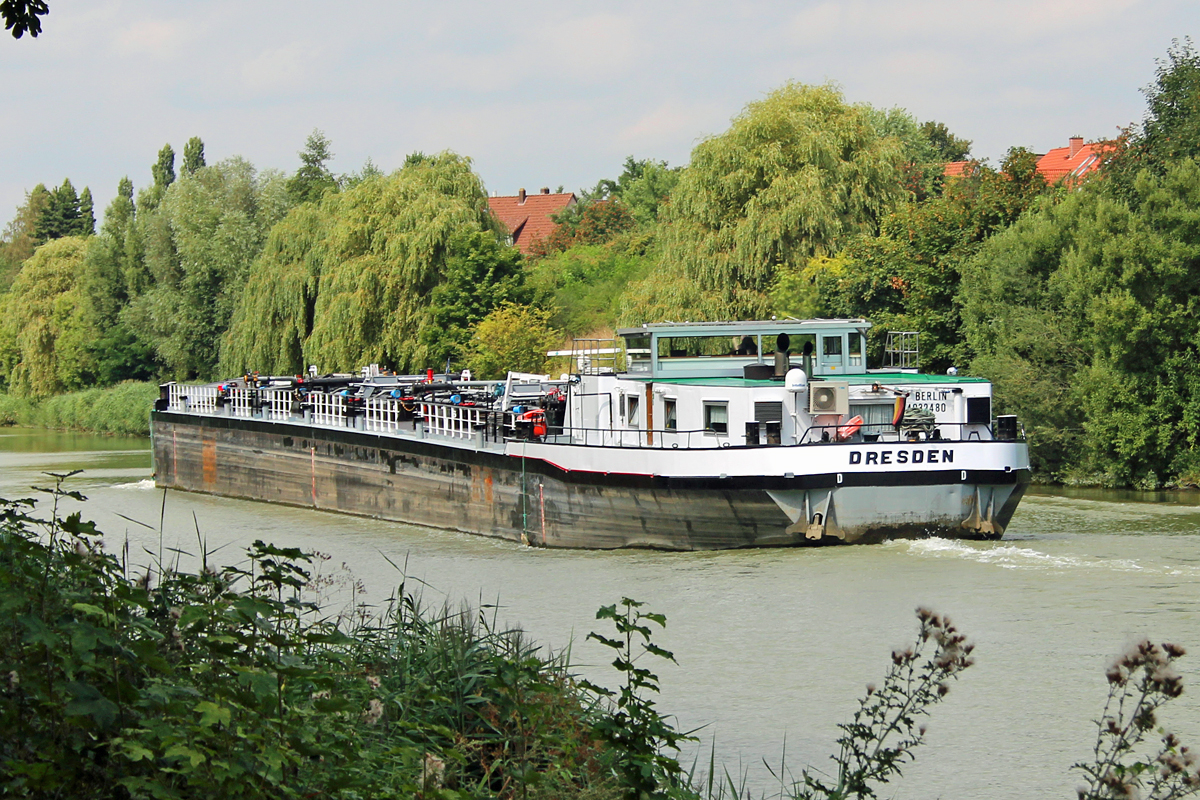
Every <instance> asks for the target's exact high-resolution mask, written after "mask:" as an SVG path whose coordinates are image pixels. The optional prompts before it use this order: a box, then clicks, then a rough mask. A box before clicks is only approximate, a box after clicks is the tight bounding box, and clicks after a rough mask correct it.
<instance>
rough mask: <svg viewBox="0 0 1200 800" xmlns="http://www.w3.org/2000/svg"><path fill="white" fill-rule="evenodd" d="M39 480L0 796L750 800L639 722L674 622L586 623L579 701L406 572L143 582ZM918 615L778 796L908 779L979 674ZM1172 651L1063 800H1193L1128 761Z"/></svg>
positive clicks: (1152, 648)
mask: <svg viewBox="0 0 1200 800" xmlns="http://www.w3.org/2000/svg"><path fill="white" fill-rule="evenodd" d="M51 477H53V478H55V479H56V482H55V484H54V485H53V486H51V487H49V488H47V489H45V490H44V491H45V492H47V493H48V495H49V501H50V503H51V506H50V511H49V513H48V514H45V515H43V514H42V513H41V512H40V511H39V509H38V506H37V504H35V503H34V501H31V500H20V501H15V502H9V501H0V609H2V610H3V612H4V613H3V615H2V618H0V790H2V791H3V793H4V795H5V796H7V797H30V798H32V797H51V796H58V797H77V798H93V797H94V798H111V797H125V798H174V797H189V798H206V797H213V798H220V797H228V796H237V797H248V798H258V797H263V798H268V797H269V798H290V797H295V798H302V797H306V798H314V797H321V798H326V797H327V798H335V797H336V798H347V800H349V799H350V798H361V797H385V796H386V797H415V798H430V799H432V798H439V800H455V798H457V799H459V800H466V799H467V798H480V800H482V799H483V798H498V799H503V800H508V799H510V798H511V799H512V800H530V799H531V798H532V799H533V800H537V799H538V798H545V799H546V800H549V798H555V799H556V800H557V799H558V798H578V799H579V800H609V799H610V798H611V800H618V798H620V800H668V798H673V799H676V800H740V799H741V798H746V800H750V797H751V794H750V793H749V792H748V791H746V790H745V789H744V784H742V783H741V782H740V781H739V780H738V779H737V778H735V777H734V776H731V775H729V774H728V773H727V772H725V771H723V770H720V769H718V768H717V767H716V766H715V758H714V760H713V761H710V764H709V766H708V767H707V769H704V768H699V769H697V768H696V767H692V768H691V769H690V770H689V769H687V768H686V767H685V766H684V765H682V764H681V763H680V761H679V747H680V746H681V745H682V744H683V743H684V742H686V741H688V740H689V739H691V738H692V737H690V736H689V735H688V734H687V733H685V732H681V731H679V730H678V729H677V728H676V727H675V725H674V724H673V722H672V719H671V717H670V716H669V715H668V714H666V713H664V711H663V710H661V709H660V708H659V707H658V705H657V703H656V696H657V694H658V690H659V684H660V678H659V676H658V674H656V672H655V669H657V668H658V667H661V666H666V665H667V664H670V663H673V662H674V660H675V659H674V656H673V654H672V653H670V652H669V651H667V650H664V649H663V648H662V647H660V646H658V645H657V644H655V642H654V633H655V631H657V630H659V629H661V628H662V627H664V626H665V625H666V622H667V621H666V618H665V617H663V616H662V615H660V614H655V613H653V612H651V611H649V610H646V609H644V607H643V606H642V604H641V603H638V602H636V601H634V600H629V599H623V600H622V601H621V602H620V603H615V604H613V605H611V606H606V607H602V608H601V609H600V610H599V612H597V615H596V617H597V620H598V621H600V623H602V624H603V625H604V626H605V628H606V629H605V630H602V631H599V632H594V633H592V634H589V636H588V637H587V643H589V644H591V643H595V644H593V648H595V647H596V645H599V649H601V650H603V651H605V652H606V653H607V654H608V656H609V657H611V658H612V659H613V661H612V665H613V667H614V668H615V670H616V674H617V676H618V679H617V681H616V685H614V686H609V685H607V683H608V682H607V681H604V680H597V682H592V681H587V680H580V679H578V678H576V677H575V676H574V675H573V674H572V672H571V666H570V664H569V663H568V660H567V658H566V656H565V655H562V654H559V655H554V654H548V653H545V652H544V651H542V650H541V649H539V648H538V647H537V646H536V645H535V644H533V643H532V642H530V641H529V640H528V639H527V638H526V637H525V636H524V635H523V634H522V633H521V632H520V631H519V630H515V629H506V628H502V627H500V626H499V625H498V624H497V620H496V617H495V612H494V610H493V611H492V616H490V617H489V616H488V609H487V608H481V609H478V610H474V611H473V610H470V609H460V610H453V609H450V608H447V607H442V608H440V609H432V608H426V607H423V606H422V605H421V603H420V601H419V599H418V598H417V597H416V596H415V595H414V594H413V593H412V592H411V591H410V590H409V588H408V587H407V586H406V585H405V583H404V579H403V573H402V572H400V571H398V575H399V576H400V578H399V579H400V586H399V588H398V589H397V591H396V592H395V593H394V594H393V595H392V597H391V598H389V599H388V600H386V601H385V602H384V603H382V604H381V605H379V606H367V605H365V604H363V603H362V601H361V596H360V595H358V594H357V593H356V592H353V591H352V592H351V593H350V596H349V598H348V599H347V598H346V597H345V595H342V596H341V597H340V600H337V599H335V598H336V597H337V595H336V594H335V593H334V591H333V590H334V587H336V586H337V585H338V584H339V582H343V583H344V581H341V579H340V578H339V576H338V575H337V574H336V572H335V573H328V572H326V571H325V562H326V561H327V560H328V558H327V557H320V556H317V555H315V554H311V553H304V552H301V551H299V550H295V549H291V548H280V547H275V546H272V545H269V544H265V543H263V542H255V543H254V545H253V546H252V547H250V548H249V549H248V551H247V553H246V557H245V559H244V560H243V561H242V562H241V563H240V564H238V565H235V566H225V567H222V566H219V565H217V564H215V563H213V562H212V561H211V557H210V555H209V554H207V553H206V552H205V550H204V540H203V535H202V533H201V532H200V531H199V530H197V532H196V538H197V542H196V549H197V552H196V555H195V558H196V560H197V561H198V564H197V566H198V567H199V569H198V570H197V571H196V572H189V571H187V570H184V569H180V568H179V555H180V554H177V555H172V554H170V553H167V554H164V553H163V552H159V553H158V555H157V557H156V558H152V561H151V564H150V566H148V567H145V566H135V564H134V562H132V561H131V560H130V553H129V552H124V553H122V554H121V555H120V556H119V557H118V556H116V555H114V554H112V553H109V552H107V551H106V550H105V549H104V546H103V537H102V534H101V532H100V531H98V530H97V529H96V528H95V526H94V525H93V524H92V523H89V522H86V521H85V520H84V519H83V518H82V516H81V514H80V513H78V512H76V513H72V514H70V515H66V516H64V515H62V514H60V513H59V506H60V504H61V503H63V502H66V501H67V500H68V499H71V500H84V499H85V498H83V497H82V496H81V495H79V494H77V493H75V492H71V491H68V490H65V489H64V488H63V479H64V478H68V477H70V476H61V475H59V476H51ZM172 563H173V564H174V565H173V566H172ZM342 577H343V578H344V576H342ZM349 583H350V584H351V585H352V586H354V585H355V584H354V582H353V580H352V578H351V579H350V580H349ZM917 618H918V632H917V635H916V637H915V638H914V640H913V641H912V643H911V644H910V645H909V646H907V647H902V648H899V649H897V650H895V651H893V652H892V654H891V660H890V665H889V666H888V669H887V670H886V672H885V675H884V677H883V680H882V681H880V682H879V683H878V684H872V685H869V686H868V687H867V688H866V693H865V695H864V696H863V698H862V699H861V700H860V701H859V703H858V706H857V709H856V710H855V711H854V712H853V714H852V716H851V717H850V719H849V721H847V722H846V723H843V724H842V725H840V726H839V731H840V734H839V737H838V739H837V741H836V746H837V750H836V752H835V753H834V754H833V756H832V760H833V766H832V768H829V769H820V768H816V767H805V768H803V769H801V770H800V772H799V773H798V774H795V775H793V774H791V773H789V772H786V771H783V772H780V773H779V774H778V775H777V778H778V780H779V786H780V787H781V788H780V789H779V792H778V795H777V796H778V797H779V798H781V800H782V799H783V798H805V799H806V800H818V799H823V800H850V798H856V799H859V800H863V799H865V798H871V797H876V796H877V793H879V792H881V791H883V789H884V787H885V786H886V785H887V784H890V783H891V782H892V781H894V780H896V779H898V778H900V777H901V771H902V769H903V768H904V766H905V765H907V764H909V763H911V762H912V760H913V759H914V757H915V755H916V752H917V750H918V748H919V747H920V745H921V744H922V743H923V742H924V740H925V721H926V718H927V717H928V716H929V714H930V712H931V711H932V709H933V707H934V706H935V705H937V704H938V703H940V702H942V701H943V700H944V699H945V698H946V696H947V695H948V693H949V692H950V686H951V683H952V682H953V681H955V680H956V679H958V677H959V676H960V675H961V674H962V673H963V672H964V671H965V670H967V669H969V668H970V667H971V666H972V664H973V663H974V660H975V655H974V646H973V645H972V644H971V643H970V642H969V641H968V640H967V638H966V637H965V635H964V634H963V633H962V632H960V631H959V630H958V629H957V628H956V627H955V626H954V625H953V624H952V623H951V622H950V620H949V619H947V618H946V617H944V616H941V615H939V614H937V613H934V612H932V611H929V610H927V609H918V610H917ZM609 625H611V628H608V626H609ZM1183 654H1184V653H1183V650H1182V648H1179V647H1176V646H1174V645H1169V644H1165V645H1161V646H1159V645H1155V644H1152V643H1150V642H1141V643H1139V644H1137V645H1135V646H1134V647H1133V648H1131V649H1130V650H1129V651H1128V652H1127V653H1125V654H1124V655H1122V656H1121V657H1120V658H1119V659H1118V660H1117V662H1116V663H1114V665H1113V666H1112V667H1111V669H1110V670H1109V672H1108V682H1109V687H1110V692H1109V699H1108V703H1107V705H1106V706H1105V709H1104V712H1103V714H1102V715H1101V717H1100V719H1099V720H1098V721H1097V728H1098V738H1097V742H1096V745H1095V747H1094V758H1093V759H1090V760H1088V761H1085V762H1083V763H1080V764H1077V765H1076V767H1075V768H1076V769H1077V770H1078V771H1079V772H1080V773H1081V774H1082V775H1083V777H1084V778H1085V779H1086V782H1087V785H1086V786H1085V787H1084V788H1082V789H1081V790H1080V796H1081V797H1085V798H1087V800H1116V798H1126V797H1131V796H1139V795H1135V794H1134V792H1137V791H1139V790H1144V791H1146V792H1147V794H1146V795H1145V796H1147V797H1153V798H1160V800H1166V799H1167V798H1171V799H1172V800H1173V799H1174V798H1182V797H1186V796H1189V795H1192V794H1195V793H1196V792H1197V791H1200V773H1198V772H1197V765H1196V760H1195V759H1194V757H1192V756H1191V755H1190V751H1189V750H1188V749H1187V748H1186V747H1185V746H1184V745H1183V744H1182V743H1181V742H1180V741H1179V739H1178V738H1177V737H1175V736H1173V735H1171V734H1162V740H1161V745H1160V746H1157V747H1147V745H1148V743H1147V742H1146V741H1145V740H1146V738H1147V736H1148V735H1151V734H1153V733H1154V731H1155V730H1156V729H1157V728H1158V724H1159V723H1158V720H1157V716H1156V715H1157V714H1158V713H1159V712H1160V711H1161V710H1162V707H1163V706H1164V705H1165V704H1166V703H1168V702H1170V701H1171V700H1172V699H1174V698H1176V697H1178V696H1179V695H1180V693H1181V692H1182V690H1183V687H1182V682H1181V680H1180V678H1179V675H1178V673H1177V672H1176V671H1175V670H1174V667H1173V664H1174V661H1175V660H1176V659H1178V658H1179V657H1181V656H1182V655H1183ZM785 767H786V765H785Z"/></svg>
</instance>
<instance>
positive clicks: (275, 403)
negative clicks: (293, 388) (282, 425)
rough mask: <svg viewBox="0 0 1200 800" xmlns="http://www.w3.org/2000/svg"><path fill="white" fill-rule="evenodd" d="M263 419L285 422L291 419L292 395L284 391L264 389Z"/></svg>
mask: <svg viewBox="0 0 1200 800" xmlns="http://www.w3.org/2000/svg"><path fill="white" fill-rule="evenodd" d="M262 400H263V402H262V409H263V418H264V419H270V420H279V421H285V422H286V421H287V420H289V419H291V418H292V393H291V392H290V391H288V390H286V389H264V390H263V392H262Z"/></svg>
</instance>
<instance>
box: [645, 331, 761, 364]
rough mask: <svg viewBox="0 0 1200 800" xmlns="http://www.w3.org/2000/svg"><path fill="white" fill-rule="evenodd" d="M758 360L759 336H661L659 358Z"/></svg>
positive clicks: (659, 339)
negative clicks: (736, 358)
mask: <svg viewBox="0 0 1200 800" xmlns="http://www.w3.org/2000/svg"><path fill="white" fill-rule="evenodd" d="M729 356H739V357H741V358H758V337H757V336H660V337H659V338H658V357H659V359H660V360H663V359H671V358H725V357H729Z"/></svg>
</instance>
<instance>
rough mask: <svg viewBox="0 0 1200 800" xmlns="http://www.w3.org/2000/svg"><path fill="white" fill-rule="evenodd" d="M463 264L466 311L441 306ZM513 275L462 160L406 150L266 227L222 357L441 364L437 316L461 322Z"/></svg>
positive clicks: (334, 365)
mask: <svg viewBox="0 0 1200 800" xmlns="http://www.w3.org/2000/svg"><path fill="white" fill-rule="evenodd" d="M479 234H482V236H480V235H479ZM468 251H469V253H468ZM468 255H469V257H468ZM481 258H482V259H485V260H487V261H488V263H487V264H481V263H479V262H480V259H481ZM461 261H465V262H469V266H470V269H469V270H466V267H464V266H463V264H462V263H459V262H461ZM455 264H458V266H457V267H456V266H455ZM464 270H466V271H468V272H470V273H471V274H475V275H478V276H479V279H478V280H477V281H472V282H469V283H470V284H471V285H463V286H461V287H460V291H458V293H459V294H462V295H463V297H462V298H461V301H462V305H463V307H464V308H465V309H467V310H468V313H467V314H466V315H465V316H463V315H461V314H447V313H446V309H445V308H440V306H439V304H440V305H445V302H446V298H444V297H441V295H444V294H445V292H439V289H440V288H441V287H443V286H444V285H445V284H447V282H448V281H449V282H453V279H454V276H455V275H459V273H463V272H464ZM518 273H519V260H517V259H515V258H513V257H511V254H509V253H506V252H504V251H503V248H501V246H500V245H499V244H498V242H497V229H496V225H495V222H494V220H493V218H492V217H491V215H490V214H489V213H488V210H487V194H486V193H485V192H484V189H483V185H482V184H481V183H480V181H479V178H478V176H477V175H475V173H474V172H472V171H471V164H470V161H469V160H468V159H466V158H463V157H461V156H458V155H455V154H453V153H442V154H440V155H436V156H425V157H423V158H419V159H410V160H409V162H408V163H406V165H405V166H404V167H403V168H402V169H400V170H399V171H397V172H395V173H393V174H391V175H389V176H386V177H376V178H370V179H368V180H365V181H363V182H362V183H360V184H358V185H356V186H354V187H352V188H350V189H347V190H346V191H344V192H341V193H338V194H328V195H326V196H325V197H324V198H323V199H322V200H321V201H320V203H319V205H315V206H314V205H310V206H309V207H308V208H307V209H305V208H304V207H298V208H296V209H294V210H293V211H292V213H291V215H290V216H289V217H288V218H287V219H286V220H285V221H284V222H282V223H281V224H280V225H279V226H277V227H276V229H275V230H274V231H272V234H271V237H270V239H269V241H268V244H267V247H266V250H265V251H264V253H263V255H262V256H261V257H260V258H259V259H258V261H257V262H256V263H255V264H254V266H253V268H252V270H251V274H250V279H249V285H248V287H247V291H246V292H245V293H244V295H243V297H244V300H243V302H242V304H241V306H240V307H239V308H238V310H237V312H236V314H235V319H234V323H233V326H232V329H231V331H230V334H229V336H228V338H227V341H226V349H225V355H224V357H223V361H222V365H223V367H224V368H226V369H228V370H233V371H242V370H245V369H257V370H260V371H262V370H270V371H273V372H284V371H292V370H296V369H299V368H300V367H301V366H302V363H311V364H317V365H318V366H319V367H320V368H321V369H323V370H356V369H358V368H359V367H361V366H362V365H364V364H368V363H380V364H385V365H387V366H390V367H394V368H396V369H401V370H413V369H422V368H424V367H426V366H432V365H433V364H435V363H438V364H440V363H442V361H443V360H444V359H445V358H446V356H447V354H448V353H447V348H448V347H450V346H451V344H452V343H447V341H446V339H445V337H444V336H442V335H441V333H442V331H441V328H442V327H444V326H445V325H446V324H448V323H447V320H451V321H453V323H454V325H456V326H462V327H464V328H465V327H466V326H468V325H470V324H471V323H473V322H475V321H477V319H479V318H482V316H484V315H486V314H487V313H488V312H490V311H491V310H492V308H494V307H495V306H496V305H498V304H499V303H501V302H503V301H505V300H512V299H513V286H512V277H513V275H515V274H518ZM460 277H461V276H460ZM475 284H478V285H475ZM467 295H472V296H471V297H467ZM476 295H477V296H476ZM439 298H441V299H440V300H439ZM477 300H482V302H476V301H477ZM464 338H465V336H464Z"/></svg>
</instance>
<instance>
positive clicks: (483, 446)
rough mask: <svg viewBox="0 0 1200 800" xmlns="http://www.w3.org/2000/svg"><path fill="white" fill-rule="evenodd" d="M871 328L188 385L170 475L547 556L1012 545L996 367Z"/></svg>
mask: <svg viewBox="0 0 1200 800" xmlns="http://www.w3.org/2000/svg"><path fill="white" fill-rule="evenodd" d="M869 327H870V323H868V322H866V321H865V320H853V319H844V320H803V321H801V320H786V321H777V320H767V321H757V322H731V323H690V324H681V323H663V324H656V325H646V326H643V327H640V328H631V329H626V330H621V331H618V332H617V333H618V337H619V338H618V339H616V340H613V341H611V342H600V341H594V340H593V341H588V342H576V343H575V345H574V347H573V348H572V349H571V350H570V351H564V352H562V353H560V354H559V355H562V356H564V357H569V358H570V360H571V371H570V372H569V373H564V374H562V375H561V376H560V377H558V378H556V379H552V378H551V377H550V376H548V375H529V374H521V373H509V374H508V376H507V377H506V378H505V379H504V380H501V381H479V380H472V378H471V376H470V375H469V374H467V373H459V374H454V375H449V374H442V375H434V374H433V373H432V372H427V373H426V374H425V375H394V374H388V373H386V372H385V371H382V370H380V369H378V368H377V367H370V368H366V369H364V370H363V372H362V373H361V374H359V375H341V376H337V375H335V376H319V375H316V374H315V372H316V370H315V369H310V374H309V375H307V376H295V377H260V376H254V375H248V376H244V377H242V378H240V379H237V380H232V381H225V382H221V383H218V384H207V385H183V384H177V383H168V384H164V385H163V387H162V396H161V398H160V400H159V401H158V403H156V406H155V410H154V411H153V412H152V415H151V432H152V439H153V452H154V469H155V480H156V483H157V485H158V486H160V487H169V488H175V489H183V490H188V491H196V492H208V493H212V494H217V495H222V496H227V497H238V498H248V499H252V500H260V501H267V502H276V503H286V504H289V505H295V506H308V507H312V508H317V509H323V510H328V511H337V512H344V513H350V514H359V515H366V516H371V517H377V518H380V519H387V520H395V521H399V522H407V523H416V524H421V525H428V526H435V527H439V528H446V529H453V530H458V531H463V532H467V533H473V534H481V535H484V536H493V537H500V538H503V539H509V540H512V541H517V542H522V543H525V544H529V545H534V546H544V547H574V548H619V547H647V548H660V549H668V550H710V549H724V548H738V547H764V546H789V545H807V544H828V543H869V542H878V541H882V540H886V539H891V538H901V537H904V538H911V537H925V536H941V537H950V538H982V539H994V538H999V537H1000V536H1002V535H1003V533H1004V529H1005V528H1006V526H1007V525H1008V523H1009V520H1010V519H1011V517H1012V515H1013V512H1014V511H1015V509H1016V507H1017V504H1018V503H1019V501H1020V499H1021V496H1022V494H1023V492H1024V490H1025V487H1026V486H1027V484H1028V482H1029V457H1028V450H1027V447H1026V444H1025V442H1024V438H1023V434H1022V433H1021V431H1020V429H1019V426H1018V425H1017V421H1016V419H1015V418H1013V417H999V418H993V416H992V406H991V396H992V393H991V384H990V383H989V382H988V381H986V380H984V379H981V378H974V377H960V376H956V375H925V374H920V373H918V372H917V371H916V370H915V369H913V368H912V365H913V364H914V363H915V348H913V347H911V346H910V345H909V342H911V339H909V338H907V337H910V336H912V335H911V334H902V335H901V334H898V335H896V336H897V338H896V340H895V342H894V343H892V344H890V345H889V348H888V350H887V357H888V360H889V361H891V362H892V363H891V364H889V365H888V366H885V367H882V368H880V369H874V370H869V369H867V366H866V332H867V330H868V328H869ZM913 338H915V337H913Z"/></svg>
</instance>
